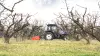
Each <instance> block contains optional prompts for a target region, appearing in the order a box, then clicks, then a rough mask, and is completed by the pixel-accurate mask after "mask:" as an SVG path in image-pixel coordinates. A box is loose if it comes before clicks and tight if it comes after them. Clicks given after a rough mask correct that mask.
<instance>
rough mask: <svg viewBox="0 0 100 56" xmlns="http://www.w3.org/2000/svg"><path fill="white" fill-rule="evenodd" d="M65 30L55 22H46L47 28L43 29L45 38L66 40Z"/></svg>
mask: <svg viewBox="0 0 100 56" xmlns="http://www.w3.org/2000/svg"><path fill="white" fill-rule="evenodd" d="M66 35H67V32H65V31H64V30H62V29H61V28H60V27H58V26H57V25H56V24H48V25H47V29H46V31H45V36H44V38H45V40H53V39H63V40H66V37H65V36H66Z"/></svg>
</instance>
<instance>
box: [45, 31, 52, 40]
mask: <svg viewBox="0 0 100 56" xmlns="http://www.w3.org/2000/svg"><path fill="white" fill-rule="evenodd" d="M53 38H54V35H53V34H52V33H51V32H47V33H46V34H45V40H53Z"/></svg>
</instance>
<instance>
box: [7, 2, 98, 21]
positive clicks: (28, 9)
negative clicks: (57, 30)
mask: <svg viewBox="0 0 100 56" xmlns="http://www.w3.org/2000/svg"><path fill="white" fill-rule="evenodd" d="M16 1H18V0H6V1H5V3H6V6H7V7H9V8H10V7H11V6H12V5H13V4H14V2H16ZM98 2H99V0H67V3H68V6H69V7H70V8H71V7H74V9H75V10H78V11H79V12H80V13H83V12H84V9H83V8H80V7H79V6H77V5H80V6H83V7H87V9H88V12H89V13H95V12H97V11H99V8H98ZM15 12H16V13H23V14H27V13H28V14H31V15H34V16H33V17H32V19H37V20H40V21H43V22H44V23H52V21H53V19H55V18H56V17H57V16H56V15H54V14H59V12H62V13H66V12H67V11H66V8H65V4H64V0H24V1H23V2H21V3H20V4H18V5H17V6H16V7H15Z"/></svg>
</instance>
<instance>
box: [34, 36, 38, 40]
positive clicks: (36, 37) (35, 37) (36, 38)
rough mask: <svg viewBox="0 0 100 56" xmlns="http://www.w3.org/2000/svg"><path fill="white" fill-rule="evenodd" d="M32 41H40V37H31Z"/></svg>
mask: <svg viewBox="0 0 100 56" xmlns="http://www.w3.org/2000/svg"><path fill="white" fill-rule="evenodd" d="M32 40H40V36H33V37H32Z"/></svg>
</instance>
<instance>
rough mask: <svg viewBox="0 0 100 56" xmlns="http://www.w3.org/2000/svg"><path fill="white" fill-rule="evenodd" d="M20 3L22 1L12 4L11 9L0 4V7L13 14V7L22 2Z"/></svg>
mask: <svg viewBox="0 0 100 56" xmlns="http://www.w3.org/2000/svg"><path fill="white" fill-rule="evenodd" d="M22 1H23V0H20V1H18V2H16V3H14V5H13V7H12V9H9V8H7V7H6V6H4V5H3V4H2V3H0V5H1V6H2V7H3V8H4V9H6V10H8V11H10V12H13V11H14V7H15V5H16V4H18V3H20V2H22Z"/></svg>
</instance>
